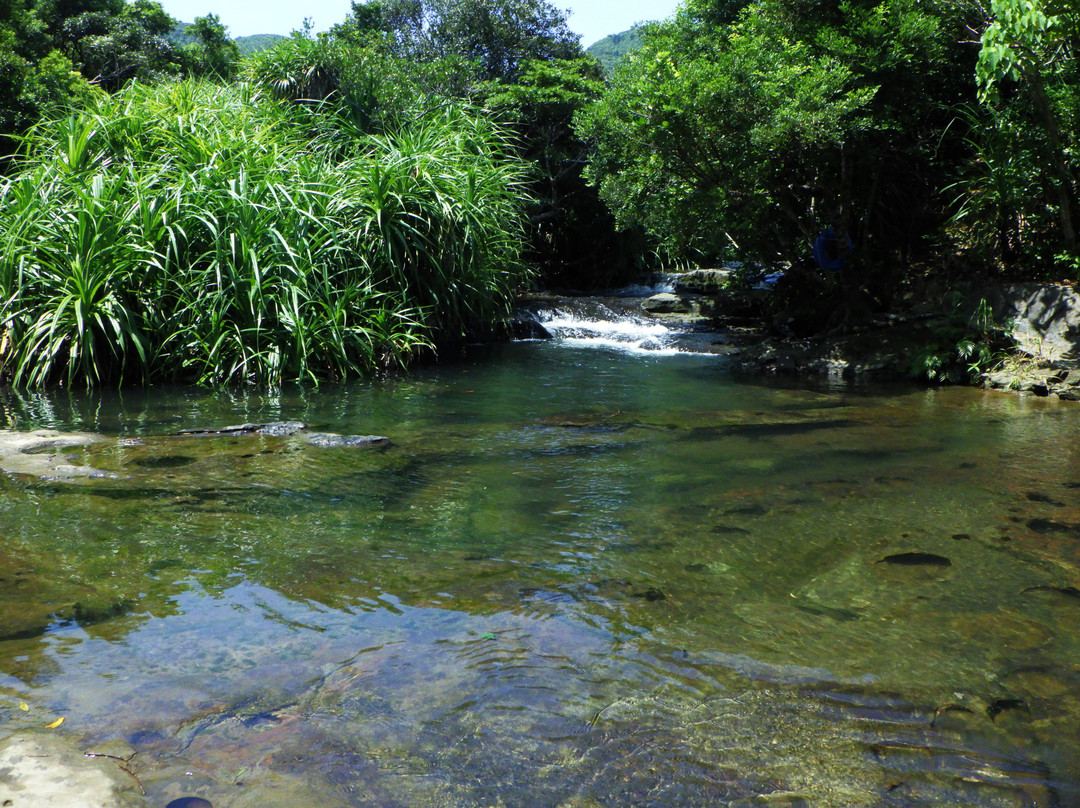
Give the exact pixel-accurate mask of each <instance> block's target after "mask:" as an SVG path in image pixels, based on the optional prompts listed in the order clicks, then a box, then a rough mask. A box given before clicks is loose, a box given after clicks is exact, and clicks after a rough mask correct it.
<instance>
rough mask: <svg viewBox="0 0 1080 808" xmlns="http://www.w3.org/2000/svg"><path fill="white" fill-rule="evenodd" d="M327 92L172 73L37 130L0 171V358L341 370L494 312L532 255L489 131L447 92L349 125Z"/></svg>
mask: <svg viewBox="0 0 1080 808" xmlns="http://www.w3.org/2000/svg"><path fill="white" fill-rule="evenodd" d="M342 109H343V106H342V104H340V103H337V102H335V101H334V99H324V100H322V101H321V102H320V104H319V105H316V106H314V107H313V106H310V105H308V106H304V105H295V104H288V103H285V102H282V101H280V100H277V99H275V98H274V97H272V96H271V95H270V94H267V93H259V92H256V91H255V90H254V89H253V88H252V86H251V85H238V86H232V87H222V86H218V85H212V84H202V83H195V82H182V83H175V84H170V85H162V86H156V87H144V86H133V87H130V88H128V89H127V90H125V91H123V92H121V93H119V94H117V95H116V96H113V97H112V98H108V99H104V100H102V101H100V102H99V103H98V104H97V106H95V107H93V108H92V109H89V110H86V111H83V112H80V113H76V114H72V115H69V116H67V117H64V118H61V119H58V120H54V121H49V122H46V123H43V124H41V125H39V126H38V127H37V128H35V129H34V130H33V131H32V132H31V134H30V135H29V137H28V139H27V141H26V144H25V149H24V151H23V153H22V154H21V156H20V157H19V159H18V165H17V170H16V172H15V173H14V174H13V175H12V176H11V177H10V178H9V179H8V180H6V181H5V182H4V183H3V185H0V307H2V308H0V372H2V373H4V374H5V375H8V376H10V377H11V379H12V380H13V382H14V383H15V384H17V385H27V386H40V385H45V384H48V383H53V382H60V383H65V384H68V385H76V384H85V385H95V384H103V383H108V384H120V383H128V382H144V383H145V382H152V381H155V380H166V379H167V380H181V381H195V382H198V383H203V384H219V383H235V382H243V383H255V384H261V385H278V384H281V383H282V382H286V381H293V380H301V381H303V380H309V381H318V380H322V379H340V378H346V377H350V376H355V375H360V374H365V373H370V372H372V371H374V370H377V369H379V368H381V367H385V366H388V365H394V364H402V363H404V362H406V361H408V359H409V357H411V356H413V355H414V354H415V353H416V352H418V351H420V350H424V349H426V348H429V347H431V346H432V345H433V344H436V343H438V341H440V340H442V339H445V338H455V339H456V338H460V337H461V336H462V335H465V334H468V333H470V332H472V331H473V330H474V329H476V328H479V327H483V326H485V325H486V324H488V323H489V322H490V321H491V320H492V319H493V318H495V317H497V316H498V315H499V314H500V313H502V312H504V311H505V310H506V307H507V305H508V301H509V299H510V295H511V294H512V291H513V290H514V289H515V288H516V286H517V285H519V284H520V283H521V282H522V281H523V280H524V278H525V275H526V271H525V269H524V268H523V266H522V265H521V263H520V261H519V257H518V256H519V254H520V246H521V224H520V222H521V213H520V202H519V193H518V190H519V187H520V185H521V183H522V169H521V166H520V164H518V163H517V162H515V161H514V160H513V159H512V158H510V157H508V154H509V150H508V149H507V148H506V143H505V138H504V136H503V135H502V133H500V131H499V130H498V129H497V128H496V127H494V126H493V125H492V124H491V123H490V122H489V121H488V120H486V119H484V118H482V117H480V116H478V115H477V114H475V113H473V112H470V111H468V110H465V109H461V108H455V107H451V108H443V109H440V110H438V111H435V112H431V113H427V114H424V115H421V116H419V117H417V118H416V119H415V120H412V121H410V122H409V123H408V124H404V125H402V126H400V127H398V128H397V129H395V130H394V131H389V130H388V131H384V132H383V133H382V134H379V135H378V136H373V135H367V134H362V133H359V132H355V133H354V134H353V135H352V136H350V137H349V138H347V139H345V138H343V137H342V136H341V134H340V131H339V130H338V128H337V127H335V126H334V125H332V123H328V122H332V121H333V120H334V119H335V118H339V119H340V117H341V116H342V115H347V114H350V113H348V112H347V111H346V112H343V111H342Z"/></svg>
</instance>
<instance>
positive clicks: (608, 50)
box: [585, 28, 642, 75]
mask: <svg viewBox="0 0 1080 808" xmlns="http://www.w3.org/2000/svg"><path fill="white" fill-rule="evenodd" d="M641 45H642V40H641V33H640V32H639V31H638V29H637V28H631V29H630V30H629V31H623V32H622V33H621V34H609V35H608V36H606V37H604V38H603V39H601V40H599V41H597V42H594V43H593V44H591V45H589V47H588V48H586V49H585V52H586V53H588V54H589V55H590V56H592V57H593V58H594V59H596V61H598V62H599V63H600V66H601V67H602V68H603V69H604V73H605V75H610V74H611V71H612V70H614V69H615V65H617V64H618V63H619V62H620V61H621V60H622V58H623V57H624V56H626V55H627V54H628V53H632V52H633V51H636V50H637V49H638V48H640V47H641Z"/></svg>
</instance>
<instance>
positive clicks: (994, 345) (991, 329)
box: [911, 293, 1012, 384]
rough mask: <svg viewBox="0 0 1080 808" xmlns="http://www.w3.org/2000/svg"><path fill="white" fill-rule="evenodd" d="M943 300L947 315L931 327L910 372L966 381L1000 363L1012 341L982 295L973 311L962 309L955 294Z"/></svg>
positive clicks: (947, 380)
mask: <svg viewBox="0 0 1080 808" xmlns="http://www.w3.org/2000/svg"><path fill="white" fill-rule="evenodd" d="M947 303H948V305H949V311H948V314H947V315H946V317H945V318H944V319H943V320H942V321H940V322H938V323H937V324H936V325H935V326H934V327H933V329H932V334H931V339H930V343H929V344H928V345H927V346H926V347H925V348H924V349H923V350H922V351H921V352H920V353H919V354H918V355H917V356H916V357H915V358H914V360H913V361H912V365H911V375H912V376H916V377H922V378H925V379H928V380H929V381H932V382H944V383H949V384H958V383H963V382H970V381H972V380H973V379H975V378H977V377H978V376H979V375H980V374H982V373H986V372H988V371H990V370H993V369H994V368H995V367H997V366H999V365H1001V363H1002V362H1003V361H1004V359H1005V357H1006V356H1007V353H1006V350H1007V349H1008V348H1010V347H1012V340H1011V338H1010V337H1009V336H1008V329H1007V328H1006V327H1005V326H1004V325H1001V324H999V323H997V322H995V320H994V317H993V312H992V311H991V309H990V305H989V304H988V303H987V302H986V299H985V298H982V299H980V300H979V301H978V303H976V304H975V308H974V310H971V309H970V308H965V303H964V299H963V296H962V295H960V294H957V293H953V294H951V295H949V299H948V300H947ZM966 312H970V314H968V313H966Z"/></svg>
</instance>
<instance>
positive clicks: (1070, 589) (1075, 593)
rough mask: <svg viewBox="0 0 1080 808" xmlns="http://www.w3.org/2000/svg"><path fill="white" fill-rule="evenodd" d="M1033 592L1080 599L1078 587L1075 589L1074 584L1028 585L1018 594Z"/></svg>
mask: <svg viewBox="0 0 1080 808" xmlns="http://www.w3.org/2000/svg"><path fill="white" fill-rule="evenodd" d="M1033 592H1044V593H1049V594H1051V595H1059V596H1061V597H1063V598H1069V599H1072V600H1077V601H1080V589H1077V588H1076V587H1075V586H1029V587H1028V588H1027V589H1025V590H1024V591H1023V592H1021V593H1020V594H1022V595H1026V594H1028V593H1033Z"/></svg>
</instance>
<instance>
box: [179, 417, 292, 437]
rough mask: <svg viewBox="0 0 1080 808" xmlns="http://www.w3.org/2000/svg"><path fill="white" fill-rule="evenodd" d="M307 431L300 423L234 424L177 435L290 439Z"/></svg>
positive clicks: (192, 430) (196, 428)
mask: <svg viewBox="0 0 1080 808" xmlns="http://www.w3.org/2000/svg"><path fill="white" fill-rule="evenodd" d="M305 429H307V425H306V424H304V423H301V422H300V421H271V422H268V423H264V424H233V425H231V426H219V427H195V428H193V429H181V430H178V431H177V432H176V434H177V435H194V436H214V435H270V436H273V437H289V436H290V435H295V434H296V433H298V432H302V431H303V430H305Z"/></svg>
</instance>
